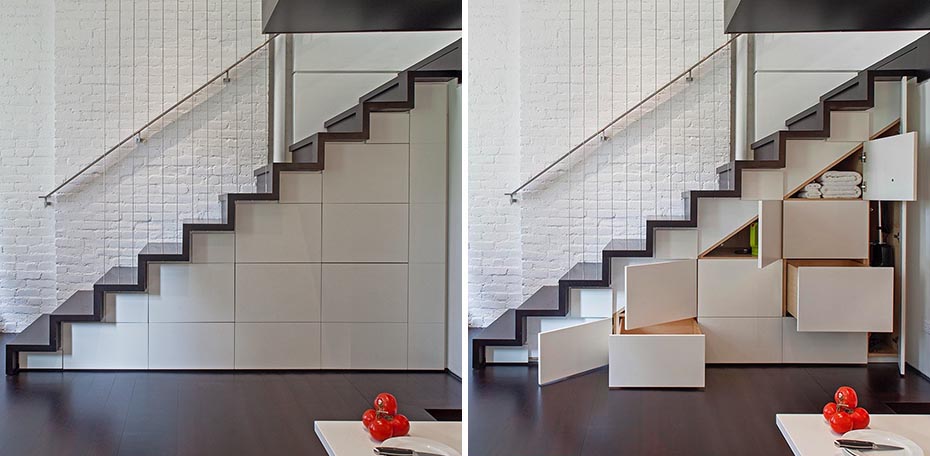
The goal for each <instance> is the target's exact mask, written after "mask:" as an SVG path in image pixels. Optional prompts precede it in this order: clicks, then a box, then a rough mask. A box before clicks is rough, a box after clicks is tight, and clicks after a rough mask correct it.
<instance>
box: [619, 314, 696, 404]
mask: <svg viewBox="0 0 930 456" xmlns="http://www.w3.org/2000/svg"><path fill="white" fill-rule="evenodd" d="M624 328H625V325H624V322H623V318H622V317H621V318H620V319H619V322H618V324H616V325H615V327H614V332H615V334H612V335H611V336H610V337H609V341H608V357H609V368H608V377H609V386H610V387H611V388H657V387H658V388H703V387H704V334H703V333H702V332H701V328H700V327H699V326H698V324H697V321H696V320H695V319H693V318H691V319H686V320H679V321H675V322H671V323H663V324H660V325H654V326H647V327H644V328H637V329H630V330H627V329H624Z"/></svg>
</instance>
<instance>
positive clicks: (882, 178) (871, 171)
mask: <svg viewBox="0 0 930 456" xmlns="http://www.w3.org/2000/svg"><path fill="white" fill-rule="evenodd" d="M863 147H864V148H865V150H864V153H865V159H866V160H865V163H863V164H862V180H863V182H864V183H865V185H864V188H863V189H862V198H863V199H866V200H871V201H914V200H916V199H917V133H916V132H910V133H905V134H901V135H895V136H889V137H887V138H882V139H876V140H872V141H866V142H865V143H864V144H863Z"/></svg>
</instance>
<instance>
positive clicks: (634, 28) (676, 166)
mask: <svg viewBox="0 0 930 456" xmlns="http://www.w3.org/2000/svg"><path fill="white" fill-rule="evenodd" d="M479 3H482V2H479ZM483 3H486V4H481V5H477V7H475V8H469V15H470V17H469V27H470V29H469V31H468V33H469V38H470V39H471V40H472V41H470V46H471V47H470V49H476V48H478V46H481V47H480V49H482V52H481V53H480V54H479V53H475V52H470V53H469V62H470V66H469V84H470V86H469V97H470V100H469V101H470V105H469V114H470V117H469V125H470V126H469V135H470V136H469V138H471V139H470V142H469V159H470V161H471V163H470V166H471V167H470V174H469V179H470V182H469V191H470V195H469V217H470V225H469V236H470V237H469V241H470V246H469V261H470V268H469V323H470V325H472V326H485V325H486V324H488V323H490V322H491V321H493V319H494V318H496V317H497V316H498V315H499V314H500V313H502V312H503V311H504V310H505V309H506V308H508V307H515V306H518V305H520V304H521V303H522V302H523V300H524V299H525V298H527V297H528V296H529V295H531V294H532V293H533V292H535V291H536V290H537V289H538V288H539V287H540V286H542V285H550V284H555V283H556V281H557V280H558V278H559V277H560V276H561V275H562V274H564V273H565V272H566V271H567V270H568V269H569V268H570V267H571V266H572V265H574V264H575V263H577V262H579V261H588V262H599V261H600V251H601V249H602V248H603V247H604V245H606V243H607V242H608V241H609V240H610V239H614V238H641V237H644V228H645V219H646V218H647V217H651V216H655V215H660V216H669V215H670V216H681V215H683V204H682V199H681V192H682V191H684V190H688V189H697V188H712V187H713V186H714V185H715V174H714V168H715V167H716V166H717V165H719V164H721V163H723V162H725V161H726V160H727V159H728V156H729V134H730V133H729V87H730V74H729V73H730V66H729V55H728V52H727V51H726V50H725V51H723V52H722V53H720V54H718V55H717V56H716V57H714V58H712V59H711V60H709V61H708V62H707V63H706V64H704V65H702V66H701V67H700V68H699V69H698V70H697V71H695V72H694V73H693V75H694V80H693V81H692V82H687V83H686V82H684V81H682V82H681V83H678V84H676V85H674V86H672V87H670V88H669V89H668V90H666V91H663V93H662V95H661V96H659V97H657V98H656V99H654V100H653V101H650V102H649V103H647V104H645V105H644V106H643V107H642V108H641V109H639V110H637V111H634V112H633V113H632V114H631V115H630V116H628V118H627V120H624V121H622V122H620V123H619V124H617V126H616V127H615V128H612V129H611V130H609V131H608V132H607V136H608V139H607V140H605V141H595V142H594V143H593V144H591V145H590V146H588V147H585V148H583V149H581V150H579V151H578V152H576V153H575V154H573V156H572V158H570V159H568V160H566V161H565V162H563V164H561V165H559V166H557V167H555V168H553V169H552V170H551V171H550V172H549V173H548V174H547V175H546V176H545V177H543V178H542V179H541V180H539V181H537V182H536V183H535V184H532V185H531V186H530V187H528V188H527V190H526V191H525V192H523V193H522V194H521V195H520V197H519V200H520V201H519V202H518V203H516V204H513V205H511V204H509V202H508V201H507V198H506V197H505V196H503V193H504V192H505V191H509V190H511V189H513V188H514V187H516V186H517V185H519V184H520V183H522V181H523V180H525V179H527V178H529V177H530V176H532V175H533V174H535V173H536V172H538V171H539V170H542V169H543V168H544V167H545V166H546V165H548V164H549V163H551V162H552V161H554V160H555V159H557V158H558V157H559V156H561V155H562V154H564V153H565V152H566V151H568V150H569V149H570V148H571V147H572V146H574V145H576V144H578V143H579V142H580V141H582V140H583V139H584V138H586V137H587V136H589V135H591V134H592V133H594V132H595V131H597V130H598V129H599V128H600V127H602V126H603V125H605V124H607V123H608V122H609V121H610V120H611V119H614V118H615V117H617V116H618V115H620V114H621V113H622V112H624V111H625V110H626V109H627V108H629V107H631V106H633V105H634V104H635V103H637V102H638V101H640V100H642V99H643V98H645V97H646V96H647V95H649V94H650V93H652V92H653V91H654V90H656V89H657V88H659V87H661V86H662V85H663V84H665V83H666V82H667V81H669V80H670V79H671V78H673V77H674V76H676V75H677V74H678V73H680V72H681V71H682V70H683V69H684V68H686V67H687V66H690V65H691V64H693V63H694V62H696V61H697V60H698V59H700V58H701V57H703V56H704V55H707V54H709V53H710V52H711V51H713V50H714V49H715V48H716V47H717V46H719V45H721V44H723V43H724V42H725V41H726V39H727V37H726V36H725V35H724V34H723V32H722V29H723V24H722V17H723V12H722V11H723V10H722V8H723V2H722V1H714V2H698V3H695V2H687V1H682V0H677V1H676V0H673V1H671V2H640V1H634V0H630V1H615V2H609V1H607V2H599V1H596V0H523V1H520V2H507V5H502V4H499V3H497V2H483ZM489 70H490V71H493V72H496V73H492V74H487V71H489ZM479 71H481V72H482V74H476V73H478V72H479ZM514 77H516V78H518V79H517V80H516V81H514V80H513V78H514ZM479 113H482V114H479ZM503 127H506V128H503ZM515 141H516V142H517V143H516V144H515V143H514V142H515ZM502 190H503V191H502ZM514 225H516V226H518V229H517V231H516V232H514V229H513V226H514ZM517 283H519V285H516V284H517Z"/></svg>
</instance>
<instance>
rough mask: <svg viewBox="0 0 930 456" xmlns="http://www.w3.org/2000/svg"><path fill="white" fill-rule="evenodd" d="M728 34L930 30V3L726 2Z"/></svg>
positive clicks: (900, 0) (857, 0)
mask: <svg viewBox="0 0 930 456" xmlns="http://www.w3.org/2000/svg"><path fill="white" fill-rule="evenodd" d="M724 20H725V21H726V25H725V28H726V32H727V33H779V32H851V31H887V30H927V29H930V1H928V0H724Z"/></svg>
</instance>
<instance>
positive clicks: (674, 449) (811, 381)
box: [468, 364, 930, 456]
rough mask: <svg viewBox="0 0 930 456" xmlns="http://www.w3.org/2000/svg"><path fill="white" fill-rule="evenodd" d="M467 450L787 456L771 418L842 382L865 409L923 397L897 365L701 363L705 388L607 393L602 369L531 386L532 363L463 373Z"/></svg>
mask: <svg viewBox="0 0 930 456" xmlns="http://www.w3.org/2000/svg"><path fill="white" fill-rule="evenodd" d="M469 375H470V383H469V397H468V400H469V404H468V407H469V412H468V413H469V428H468V432H469V437H468V442H469V451H470V453H471V454H474V455H481V456H495V455H500V456H547V455H552V456H571V455H579V456H580V455H584V456H590V455H689V456H700V455H739V454H753V455H790V454H791V451H790V450H789V448H788V445H787V444H786V443H785V441H784V439H783V438H782V436H781V434H780V433H779V431H778V428H777V427H776V426H775V414H776V413H820V411H821V409H822V408H823V405H824V404H825V403H827V402H828V401H830V400H832V399H831V397H832V396H833V392H834V391H835V390H836V388H837V387H838V386H841V385H844V384H845V385H850V386H852V387H853V388H855V389H856V391H857V392H858V393H859V397H860V403H861V404H862V406H863V407H865V408H866V409H868V410H869V412H871V413H894V412H893V410H891V408H889V407H888V406H887V405H886V402H894V401H928V402H930V382H928V381H927V380H926V379H924V378H922V377H920V376H918V375H917V374H916V373H915V372H914V371H910V372H908V374H907V375H906V376H905V377H900V376H899V375H898V373H897V365H893V364H873V365H870V366H868V367H861V366H860V367H797V366H793V367H792V366H762V367H760V366H751V367H731V366H727V367H713V366H711V367H708V368H707V374H706V388H705V389H704V390H703V391H697V390H658V389H642V390H609V389H608V388H607V370H606V368H605V369H601V370H598V371H595V372H592V373H589V374H586V375H582V376H579V377H576V378H572V379H569V380H566V381H563V382H560V383H557V384H553V385H549V386H546V387H543V388H540V387H539V386H538V385H537V384H536V380H537V377H536V375H537V372H536V367H534V366H489V367H487V368H486V369H484V370H483V371H475V370H472V371H471V373H470V374H469Z"/></svg>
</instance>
